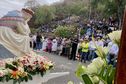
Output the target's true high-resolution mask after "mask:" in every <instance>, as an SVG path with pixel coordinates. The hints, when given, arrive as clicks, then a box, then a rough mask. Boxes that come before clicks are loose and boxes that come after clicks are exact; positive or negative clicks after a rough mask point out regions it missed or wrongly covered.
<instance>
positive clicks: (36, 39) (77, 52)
mask: <svg viewBox="0 0 126 84" xmlns="http://www.w3.org/2000/svg"><path fill="white" fill-rule="evenodd" d="M112 25H113V24H112ZM98 26H100V27H98V28H94V25H92V24H87V26H86V27H87V29H86V33H85V34H84V35H82V36H81V37H80V38H78V36H77V35H75V36H73V37H72V38H60V37H54V38H50V37H43V36H41V33H37V34H35V35H32V36H31V47H32V48H33V49H34V50H36V51H37V52H40V51H45V52H49V53H54V54H58V55H61V56H66V57H68V59H70V60H80V61H81V62H83V61H84V63H86V61H91V60H93V59H94V58H96V57H97V54H96V52H95V51H96V50H97V48H96V45H97V46H100V47H109V49H110V50H109V53H108V56H107V58H106V59H107V60H108V63H110V64H113V65H115V59H116V58H117V54H118V50H119V48H118V46H117V45H116V44H115V43H113V42H112V41H111V40H110V39H109V37H108V36H107V34H108V33H110V32H111V31H113V30H114V26H113V28H112V26H109V27H108V28H107V29H103V28H101V27H105V26H104V25H103V24H102V23H99V25H98ZM105 30H106V32H105ZM92 35H93V39H94V40H93V39H92Z"/></svg>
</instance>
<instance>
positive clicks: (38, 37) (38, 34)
mask: <svg viewBox="0 0 126 84" xmlns="http://www.w3.org/2000/svg"><path fill="white" fill-rule="evenodd" d="M41 39H42V36H41V34H40V33H39V32H38V33H37V36H36V49H37V51H38V52H39V51H40V49H41V48H42V42H41Z"/></svg>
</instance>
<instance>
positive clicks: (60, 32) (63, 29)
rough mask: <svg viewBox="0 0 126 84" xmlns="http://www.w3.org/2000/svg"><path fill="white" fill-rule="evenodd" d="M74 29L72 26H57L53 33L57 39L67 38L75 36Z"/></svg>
mask: <svg viewBox="0 0 126 84" xmlns="http://www.w3.org/2000/svg"><path fill="white" fill-rule="evenodd" d="M75 33H76V31H75V28H74V27H72V26H58V27H57V28H56V30H55V31H54V34H55V35H56V36H58V37H63V38H68V37H72V36H73V35H75Z"/></svg>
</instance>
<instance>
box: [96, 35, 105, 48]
mask: <svg viewBox="0 0 126 84" xmlns="http://www.w3.org/2000/svg"><path fill="white" fill-rule="evenodd" d="M97 39H98V41H97V46H100V47H104V42H103V41H102V40H101V38H100V37H97Z"/></svg>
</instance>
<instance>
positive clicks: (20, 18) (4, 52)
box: [0, 8, 33, 59]
mask: <svg viewBox="0 0 126 84" xmlns="http://www.w3.org/2000/svg"><path fill="white" fill-rule="evenodd" d="M32 15H33V11H32V10H30V9H26V8H23V9H22V10H21V11H17V10H14V11H10V12H8V13H7V14H6V15H5V16H3V17H2V18H1V19H0V59H5V58H13V57H19V56H24V55H27V54H29V53H30V51H31V49H30V46H29V41H30V37H29V33H30V29H29V26H28V24H27V22H28V21H29V20H30V18H31V17H32Z"/></svg>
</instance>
